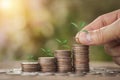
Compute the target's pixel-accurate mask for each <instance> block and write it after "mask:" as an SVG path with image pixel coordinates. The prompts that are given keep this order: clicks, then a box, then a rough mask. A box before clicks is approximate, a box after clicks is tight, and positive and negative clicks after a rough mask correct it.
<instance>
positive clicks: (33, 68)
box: [21, 62, 40, 72]
mask: <svg viewBox="0 0 120 80" xmlns="http://www.w3.org/2000/svg"><path fill="white" fill-rule="evenodd" d="M21 66H22V71H23V72H38V71H40V65H39V63H38V62H22V63H21Z"/></svg>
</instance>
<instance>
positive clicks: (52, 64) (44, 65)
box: [38, 57, 56, 72]
mask: <svg viewBox="0 0 120 80" xmlns="http://www.w3.org/2000/svg"><path fill="white" fill-rule="evenodd" d="M38 61H39V63H40V66H41V71H42V72H56V58H55V57H40V58H39V60H38Z"/></svg>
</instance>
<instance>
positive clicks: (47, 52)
mask: <svg viewBox="0 0 120 80" xmlns="http://www.w3.org/2000/svg"><path fill="white" fill-rule="evenodd" d="M41 50H42V52H43V53H44V54H47V55H48V56H50V57H53V56H54V55H53V52H52V51H51V50H50V49H44V48H41Z"/></svg>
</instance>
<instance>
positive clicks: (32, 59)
mask: <svg viewBox="0 0 120 80" xmlns="http://www.w3.org/2000/svg"><path fill="white" fill-rule="evenodd" d="M27 60H28V61H35V59H34V56H33V55H28V57H27Z"/></svg>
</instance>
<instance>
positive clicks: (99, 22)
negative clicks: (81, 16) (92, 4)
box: [82, 9, 120, 31]
mask: <svg viewBox="0 0 120 80" xmlns="http://www.w3.org/2000/svg"><path fill="white" fill-rule="evenodd" d="M119 18H120V9H119V10H116V11H113V12H110V13H107V14H104V15H102V16H99V17H98V18H97V19H95V20H94V21H93V22H92V23H90V24H89V25H87V26H85V27H84V28H83V29H82V30H87V31H91V30H96V29H99V28H102V27H104V26H107V25H109V24H112V23H113V22H114V21H116V20H117V19H119Z"/></svg>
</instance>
